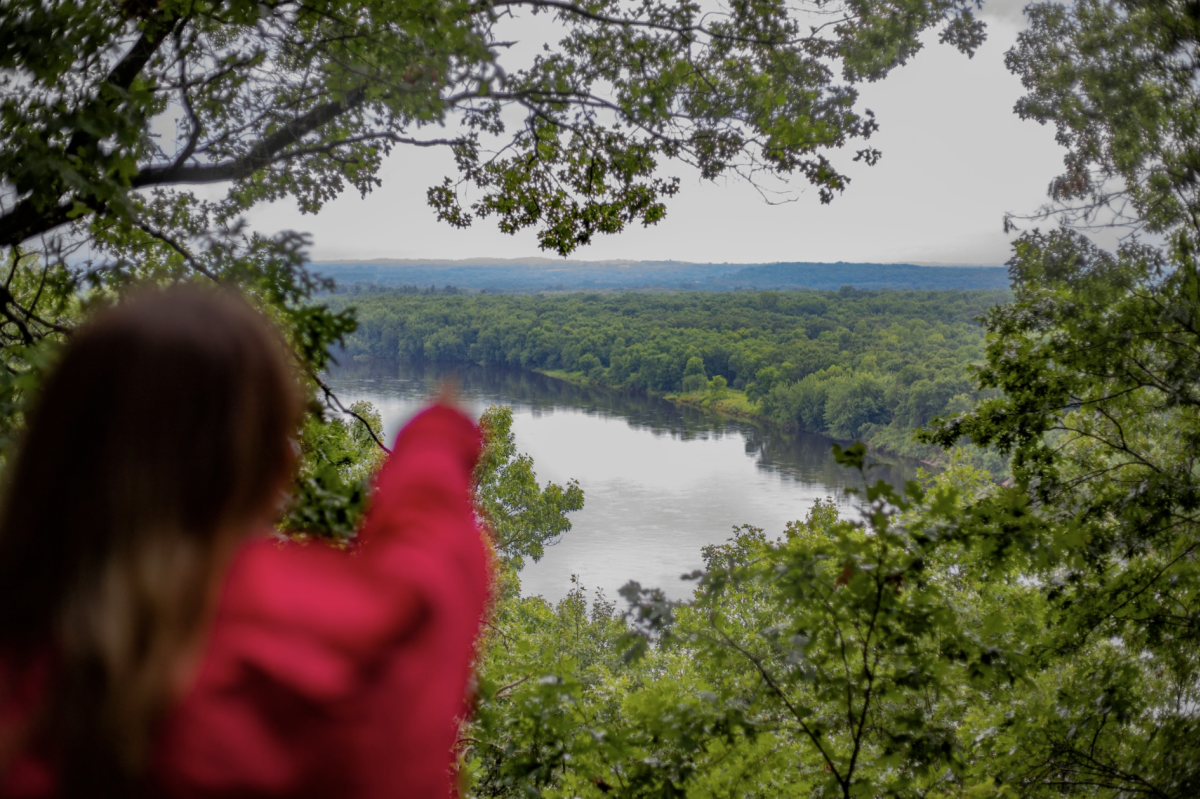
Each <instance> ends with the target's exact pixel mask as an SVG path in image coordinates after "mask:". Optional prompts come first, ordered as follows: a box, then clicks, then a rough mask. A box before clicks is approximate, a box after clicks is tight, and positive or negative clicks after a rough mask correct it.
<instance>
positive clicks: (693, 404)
mask: <svg viewBox="0 0 1200 799" xmlns="http://www.w3.org/2000/svg"><path fill="white" fill-rule="evenodd" d="M532 371H534V372H537V373H538V374H542V375H545V376H546V377H550V378H553V379H555V380H562V381H564V382H567V383H570V384H572V385H575V386H584V387H586V386H597V387H601V388H606V389H610V390H614V391H621V390H622V388H621V387H620V386H612V385H609V384H607V383H605V382H603V381H600V380H593V379H591V378H589V377H588V376H587V375H586V374H584V373H583V372H568V371H565V370H563V369H534V370H532ZM647 393H649V394H650V395H651V396H654V397H659V398H660V399H664V400H666V401H668V402H671V403H673V404H675V405H682V406H685V407H689V408H698V409H700V410H703V411H706V412H708V413H713V414H716V415H718V416H723V417H727V418H732V419H742V420H745V421H749V422H754V423H755V424H760V425H764V426H767V427H771V428H774V429H776V430H781V431H785V432H795V431H797V430H799V429H800V428H798V427H797V426H796V425H795V424H791V423H785V422H780V421H778V420H777V419H772V418H771V417H770V416H767V415H765V414H764V413H762V411H761V409H760V408H759V406H758V405H757V403H754V402H752V401H751V400H750V398H749V397H747V396H746V392H744V391H740V390H738V389H736V388H728V387H727V388H723V389H721V390H720V391H719V392H714V391H712V390H710V389H705V390H702V391H691V392H682V391H681V392H667V393H662V394H660V393H657V392H654V391H650V392H647ZM805 432H810V431H805ZM813 435H824V434H823V433H813ZM825 437H826V438H829V441H830V443H833V442H835V441H837V439H834V438H830V437H829V436H825ZM838 443H841V444H847V443H850V442H847V441H840V442H838ZM863 443H864V444H866V445H867V448H868V449H869V450H870V451H871V452H872V453H874V454H876V455H880V456H885V457H893V458H907V459H909V460H912V461H917V462H918V463H921V464H923V465H925V466H928V467H930V468H932V469H943V468H945V467H946V464H947V463H948V458H946V457H945V453H944V452H942V451H941V450H936V452H937V453H938V454H940V455H941V456H942V458H941V462H939V461H938V460H935V459H934V458H933V457H931V456H930V455H929V454H925V453H922V454H915V453H912V452H897V451H895V449H894V448H891V447H884V446H879V445H877V444H875V443H872V442H871V441H869V440H868V441H864V442H863ZM914 446H920V445H914ZM922 449H931V450H932V449H933V448H932V447H928V448H925V447H922Z"/></svg>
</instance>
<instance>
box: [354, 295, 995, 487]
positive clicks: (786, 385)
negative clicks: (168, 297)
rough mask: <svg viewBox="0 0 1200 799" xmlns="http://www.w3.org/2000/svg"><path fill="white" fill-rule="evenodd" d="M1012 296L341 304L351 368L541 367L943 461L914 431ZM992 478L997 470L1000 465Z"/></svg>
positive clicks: (967, 395)
mask: <svg viewBox="0 0 1200 799" xmlns="http://www.w3.org/2000/svg"><path fill="white" fill-rule="evenodd" d="M1007 296H1008V295H1007V294H1006V293H1005V292H933V291H929V292H916V291H860V290H856V289H850V288H844V289H841V290H839V291H836V292H814V291H806V292H774V291H767V292H754V293H749V292H738V293H725V294H719V293H701V292H685V293H672V294H645V293H623V294H611V295H595V294H570V295H524V296H514V295H473V296H446V295H429V294H414V293H411V292H396V293H391V294H372V295H362V296H358V297H354V298H353V299H352V300H351V299H350V298H336V299H335V301H334V302H335V305H340V304H343V303H344V304H346V305H350V304H352V305H353V306H354V307H355V308H356V309H357V314H358V319H359V327H358V329H357V330H356V331H355V332H354V333H353V334H352V335H351V336H350V337H349V338H348V339H347V342H346V349H347V353H348V354H349V355H351V356H371V357H376V358H384V359H427V360H434V361H452V362H472V363H480V364H484V365H504V366H514V367H520V368H524V369H537V370H541V371H547V372H552V373H565V374H564V375H563V376H566V377H571V378H574V379H585V380H587V381H590V382H594V383H599V384H603V385H608V386H613V387H617V388H629V389H636V390H642V391H647V392H652V393H657V394H676V395H682V397H683V398H684V399H685V400H690V401H693V402H698V403H702V404H708V405H712V404H717V405H718V406H721V407H724V408H726V409H731V410H734V411H739V412H742V413H747V414H752V415H761V416H765V417H767V418H769V419H771V420H774V421H776V422H779V423H782V424H785V425H790V426H795V427H798V428H800V429H804V430H808V431H811V432H815V433H822V434H825V435H829V436H832V437H834V438H839V439H862V440H863V441H865V442H867V443H868V444H870V445H872V446H875V447H878V448H882V449H886V450H888V451H890V452H894V453H896V454H901V455H909V456H914V457H923V458H926V459H933V458H937V459H942V460H944V458H945V453H944V452H943V451H942V450H939V449H936V448H933V447H929V446H927V445H923V444H919V443H917V442H915V441H914V440H913V432H914V431H915V430H916V429H917V428H919V427H921V426H923V425H925V424H926V423H928V422H929V421H931V420H932V419H934V418H936V417H939V416H945V415H950V414H955V413H960V412H963V411H966V410H968V409H969V408H970V407H971V406H972V405H973V404H974V402H975V400H976V399H977V398H978V396H979V395H978V392H977V391H976V390H975V388H974V386H973V384H972V379H971V375H970V372H969V368H968V367H969V365H970V364H972V363H974V362H978V361H979V360H981V359H982V358H983V354H984V351H983V347H984V334H983V330H982V328H981V327H980V325H979V322H978V321H977V320H978V319H979V318H980V317H982V316H983V315H984V314H985V313H986V311H987V310H988V309H989V308H991V307H993V306H995V305H996V304H998V303H1001V302H1003V301H1005V299H1006V298H1007ZM990 465H991V466H992V467H993V468H996V467H998V464H996V463H993V464H990Z"/></svg>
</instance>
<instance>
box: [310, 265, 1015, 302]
mask: <svg viewBox="0 0 1200 799" xmlns="http://www.w3.org/2000/svg"><path fill="white" fill-rule="evenodd" d="M312 268H313V271H314V272H316V273H318V274H320V275H323V276H325V277H328V278H331V279H333V280H335V281H337V283H338V288H337V291H338V292H339V293H348V294H364V293H374V292H380V291H383V292H386V291H388V290H389V289H390V288H392V287H401V286H405V285H409V286H429V285H438V286H442V285H446V284H450V285H453V286H457V287H459V288H461V289H467V290H469V291H472V292H476V291H477V292H485V293H537V292H542V291H628V290H633V289H638V290H660V291H661V290H672V291H680V290H685V291H688V290H690V291H763V290H798V289H816V290H822V291H836V290H838V289H840V288H841V287H842V286H851V287H853V288H859V289H872V290H879V289H912V290H975V289H992V290H1003V289H1006V288H1007V287H1008V271H1007V269H1006V268H1005V267H1002V266H983V267H966V266H919V265H916V264H872V263H846V262H841V261H839V262H837V263H810V262H794V263H770V264H693V263H683V262H678V261H636V262H611V261H596V262H589V261H555V260H549V259H532V260H529V261H516V260H514V261H499V260H496V261H487V260H483V259H481V260H480V261H477V262H472V261H436V262H435V261H431V262H428V263H425V262H420V261H379V262H376V261H358V262H345V263H329V262H325V263H314V264H313V265H312Z"/></svg>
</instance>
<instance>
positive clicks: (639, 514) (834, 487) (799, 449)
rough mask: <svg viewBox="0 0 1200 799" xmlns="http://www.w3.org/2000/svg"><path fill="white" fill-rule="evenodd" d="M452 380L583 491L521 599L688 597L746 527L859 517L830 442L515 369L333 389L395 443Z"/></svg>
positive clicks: (381, 369)
mask: <svg viewBox="0 0 1200 799" xmlns="http://www.w3.org/2000/svg"><path fill="white" fill-rule="evenodd" d="M444 379H453V380H455V381H456V382H457V383H458V385H459V386H460V390H461V395H462V399H463V402H464V404H465V405H466V406H467V407H468V408H469V409H470V410H471V411H472V412H474V413H475V414H476V415H478V414H479V413H481V412H482V411H483V409H484V408H485V407H487V406H488V405H493V404H502V405H508V406H510V407H512V409H513V434H514V436H515V437H516V443H517V449H518V451H521V452H526V453H528V454H529V455H530V456H531V457H532V458H533V461H534V467H535V468H536V470H537V475H538V479H539V480H540V481H541V482H542V483H543V484H544V483H545V481H547V480H552V481H555V482H563V481H565V480H568V479H570V478H574V479H576V480H578V481H579V484H580V486H581V487H582V488H583V491H584V497H585V501H584V508H583V510H581V511H579V512H578V513H574V514H572V515H571V516H570V519H571V521H572V529H571V531H570V532H568V533H567V534H566V535H564V536H563V537H562V539H561V541H560V542H559V543H557V544H555V545H554V546H552V547H549V548H548V549H547V550H546V555H545V557H543V558H542V559H541V560H540V561H539V562H537V563H530V564H528V565H527V566H526V567H525V569H524V571H522V572H521V586H522V593H524V594H528V595H541V596H542V597H544V598H546V599H547V600H549V601H551V602H557V601H558V600H559V599H561V598H562V597H563V596H564V595H565V594H566V593H567V591H568V590H570V588H571V576H572V575H577V576H578V578H579V581H580V583H581V584H582V585H583V586H585V587H586V589H587V590H588V592H589V593H593V592H594V591H596V590H600V591H602V592H603V593H604V595H605V596H607V597H608V598H610V599H613V598H617V589H618V588H620V587H621V586H622V585H624V584H625V583H626V582H628V581H629V580H637V581H638V582H640V583H641V584H642V585H644V586H657V587H659V588H662V589H663V590H664V591H666V593H667V594H668V595H669V596H672V597H675V598H683V597H685V596H687V595H688V594H690V592H691V586H692V584H691V583H689V582H686V581H683V580H681V579H680V578H681V575H683V574H685V573H687V572H690V571H692V570H694V569H697V568H700V567H701V566H702V564H703V559H702V557H701V551H700V550H701V547H703V546H705V545H707V544H713V543H720V542H723V541H725V540H726V539H728V538H729V537H730V536H731V535H732V531H733V528H734V527H735V526H737V525H741V524H752V525H755V526H756V527H761V528H763V529H764V530H765V531H766V533H767V534H768V535H769V536H771V537H776V536H778V535H780V534H782V532H783V529H784V525H786V523H787V522H788V521H790V520H792V519H802V518H804V516H805V514H806V513H807V512H808V510H809V508H810V507H812V504H813V502H814V501H815V500H816V499H818V498H821V497H832V498H833V499H834V500H835V501H837V502H838V503H839V505H840V506H841V507H842V509H843V512H844V513H848V514H854V513H856V511H855V509H854V506H853V504H852V503H851V502H850V500H849V499H848V498H847V497H846V495H845V493H844V489H845V488H846V487H847V486H852V485H854V486H857V485H861V479H860V478H859V476H858V473H857V472H855V471H853V470H850V469H846V468H844V467H841V466H839V465H838V464H837V463H836V462H835V461H834V460H833V456H832V455H831V453H830V445H831V444H832V442H831V441H830V440H829V439H827V438H824V437H823V436H817V435H812V434H808V433H786V432H784V431H781V430H777V429H775V428H773V427H771V426H764V425H758V424H754V423H751V422H747V421H743V420H736V419H728V418H723V417H720V416H716V415H714V414H710V413H706V412H704V411H702V410H699V409H696V408H687V407H680V406H677V405H674V404H672V403H670V402H667V401H665V400H662V399H658V398H655V397H648V396H645V395H642V394H638V393H633V392H626V391H616V390H611V389H605V388H595V387H580V386H575V385H572V384H570V383H566V382H564V381H561V380H556V379H553V378H550V377H546V376H545V375H540V374H537V373H533V372H526V371H521V370H516V369H499V368H493V367H487V368H485V367H477V366H463V365H459V364H436V363H391V364H382V363H372V364H353V363H352V364H346V365H343V366H340V367H337V368H335V369H334V370H333V371H332V372H331V373H330V375H329V381H328V382H329V383H330V385H331V387H332V388H334V389H335V390H336V391H337V393H338V396H339V398H340V399H341V400H342V401H343V402H344V403H346V404H347V405H349V404H350V403H351V402H355V401H358V400H368V401H370V402H372V403H374V405H375V406H376V407H377V408H378V409H379V411H380V413H381V414H382V416H383V422H384V427H385V430H386V433H387V436H388V441H389V442H390V440H391V439H392V438H393V437H394V436H395V435H396V431H398V430H399V429H400V426H401V425H402V424H403V423H404V422H405V421H406V420H407V419H408V418H410V417H411V416H412V415H413V414H414V413H416V412H417V411H418V410H419V409H420V408H421V407H422V405H423V404H424V402H425V401H426V399H427V398H428V397H429V396H430V395H431V393H432V392H433V390H434V388H435V387H436V386H437V385H438V383H439V382H440V381H442V380H444ZM876 460H877V461H878V460H879V459H878V458H876ZM916 467H917V464H915V463H912V462H907V461H898V460H896V461H887V462H882V463H879V465H878V466H877V467H876V468H874V469H872V470H871V472H870V477H871V480H872V481H874V480H875V479H877V478H881V479H884V480H887V481H889V482H891V483H893V484H895V485H901V484H903V482H904V481H905V480H910V479H912V478H913V477H914V476H915V474H916Z"/></svg>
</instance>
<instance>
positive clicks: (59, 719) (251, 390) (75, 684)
mask: <svg viewBox="0 0 1200 799" xmlns="http://www.w3.org/2000/svg"><path fill="white" fill-rule="evenodd" d="M290 363H291V360H290V359H289V357H288V353H287V351H286V348H285V346H284V345H283V343H282V342H281V340H280V337H279V336H278V335H277V334H276V332H275V331H274V330H273V329H272V328H271V327H270V326H269V325H268V324H267V323H266V321H265V320H264V319H263V318H262V317H261V316H260V315H259V314H258V313H256V312H255V311H254V310H253V309H252V308H251V307H250V306H249V305H248V304H247V303H246V302H245V301H244V300H242V299H240V298H237V297H234V296H231V295H229V294H219V293H214V292H202V291H199V290H195V289H173V290H168V291H161V292H153V293H147V294H143V295H141V296H139V297H137V298H135V299H132V300H130V301H128V302H124V303H122V304H120V305H118V306H116V307H114V308H111V309H109V310H106V311H103V312H101V313H99V314H98V315H97V316H96V317H95V318H93V319H92V320H91V321H89V322H88V323H86V324H85V325H84V326H83V327H82V328H81V329H80V330H79V331H78V332H77V333H76V335H75V336H74V337H73V338H72V340H71V342H70V343H69V344H68V345H67V347H66V351H65V352H64V354H63V357H62V359H61V361H60V363H59V364H58V366H57V367H56V369H55V370H54V371H53V373H52V374H51V375H50V377H49V378H48V380H47V382H46V383H45V385H44V389H43V392H42V394H41V398H40V401H39V402H38V403H37V407H36V408H35V409H34V410H33V412H32V414H31V415H30V418H29V420H28V426H27V430H26V432H25V435H24V440H23V443H22V445H21V447H20V450H19V453H18V454H17V457H16V459H15V461H14V462H13V463H12V464H11V471H10V475H9V479H8V485H7V495H6V501H5V502H4V505H3V509H2V510H0V796H2V797H82V796H89V797H96V796H135V797H136V796H167V797H201V796H223V797H235V796H236V797H241V796H245V797H252V796H273V797H283V796H287V797H309V796H311V797H322V798H323V799H336V798H339V797H376V796H378V797H389V799H390V798H391V797H446V796H449V795H452V794H454V793H455V780H454V776H453V766H454V753H453V748H454V741H455V736H456V731H457V723H458V719H460V718H461V717H462V716H463V715H464V713H465V711H466V706H465V700H464V697H465V691H466V687H467V682H468V678H469V663H470V659H471V655H472V650H473V642H474V639H475V636H476V634H477V632H478V628H479V624H480V620H481V614H482V612H483V609H484V603H485V597H486V590H487V582H488V578H487V567H486V558H485V550H484V546H483V543H482V540H481V537H480V533H479V531H478V529H477V528H476V523H475V517H474V513H473V511H472V504H471V499H470V496H469V492H470V487H469V481H470V476H471V471H472V469H473V467H474V464H475V462H476V459H477V457H478V454H479V447H480V440H479V433H478V431H477V429H476V428H475V425H474V424H473V423H472V422H471V421H470V420H468V419H467V418H466V417H465V416H463V415H462V414H460V413H459V412H457V411H455V410H453V409H451V408H450V407H447V406H446V405H435V406H433V407H431V408H429V409H427V410H426V411H424V412H423V413H421V414H420V415H419V416H417V417H416V418H415V419H413V421H411V422H410V423H409V424H408V426H407V427H405V429H404V430H403V431H402V432H401V433H400V435H399V437H398V438H397V440H396V444H395V448H394V450H393V452H392V455H391V456H390V457H389V459H388V461H387V463H386V464H385V466H384V467H383V470H382V472H381V473H380V475H379V477H378V479H377V482H376V488H375V494H374V498H373V502H372V507H371V510H370V513H369V514H368V516H367V520H366V523H365V525H364V528H363V530H362V532H361V536H360V539H359V542H360V543H359V544H358V546H357V547H356V549H355V551H353V552H346V551H340V550H335V549H333V548H330V547H326V546H324V545H321V544H310V545H307V546H301V545H296V544H282V543H279V542H278V541H277V540H275V539H273V538H272V537H271V536H270V535H269V532H270V529H271V523H272V520H273V518H274V517H275V515H276V513H277V511H278V510H279V505H280V498H281V497H282V495H283V492H284V489H285V488H286V486H287V484H288V481H289V479H290V478H291V476H292V471H293V467H294V457H295V456H294V448H293V444H292V441H291V438H290V436H291V435H292V434H293V433H294V431H295V429H296V427H297V425H298V423H299V420H300V413H301V398H300V395H299V393H298V385H297V382H296V379H295V376H294V375H293V373H292V370H291V368H290Z"/></svg>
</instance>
